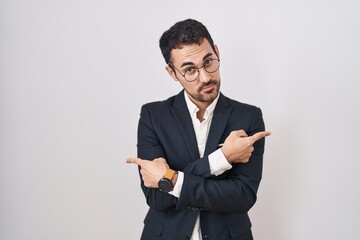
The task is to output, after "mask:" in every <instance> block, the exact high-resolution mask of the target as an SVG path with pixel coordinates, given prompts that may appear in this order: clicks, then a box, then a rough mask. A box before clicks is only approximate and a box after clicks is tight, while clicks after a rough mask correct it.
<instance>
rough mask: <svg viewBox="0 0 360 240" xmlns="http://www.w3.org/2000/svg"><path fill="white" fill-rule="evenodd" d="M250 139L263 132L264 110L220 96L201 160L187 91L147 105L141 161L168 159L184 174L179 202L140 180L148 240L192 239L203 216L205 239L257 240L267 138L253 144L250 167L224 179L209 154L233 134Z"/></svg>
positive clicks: (140, 135)
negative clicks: (214, 171)
mask: <svg viewBox="0 0 360 240" xmlns="http://www.w3.org/2000/svg"><path fill="white" fill-rule="evenodd" d="M239 129H243V130H244V131H245V132H246V133H247V134H248V135H253V134H254V133H256V132H259V131H264V130H265V127H264V122H263V119H262V113H261V110H260V109H259V108H257V107H254V106H251V105H247V104H243V103H239V102H236V101H234V100H231V99H229V98H227V97H225V96H224V95H222V94H221V93H220V97H219V100H218V102H217V105H216V107H215V110H214V116H213V119H212V123H211V126H210V130H209V135H208V140H207V143H206V147H205V154H204V157H203V158H200V156H199V150H198V147H197V142H196V137H195V132H194V128H193V124H192V120H191V117H190V113H189V110H188V108H187V105H186V102H185V98H184V92H183V91H182V92H180V93H179V94H178V95H177V96H173V97H171V98H169V99H167V100H165V101H161V102H154V103H148V104H145V105H144V106H143V107H142V109H141V116H140V120H139V127H138V145H137V147H138V157H139V158H143V159H154V158H158V157H164V158H165V159H166V160H167V163H168V164H169V166H170V168H172V169H174V170H178V171H183V172H184V183H183V187H182V191H181V195H180V197H179V198H176V197H174V196H172V195H170V194H167V193H164V192H161V191H160V190H159V189H154V188H147V187H145V186H144V184H143V181H141V188H142V190H143V192H144V195H145V198H146V202H147V204H148V205H149V207H150V208H149V211H148V213H147V215H146V218H145V220H144V224H145V226H144V230H143V233H142V237H141V239H143V240H160V239H161V240H178V239H179V240H180V239H190V236H191V234H192V230H193V228H194V224H195V220H196V217H197V215H198V214H200V225H201V232H202V236H203V239H204V240H206V239H214V240H222V239H223V240H225V239H233V240H248V239H252V235H251V223H250V220H249V217H248V214H247V212H248V211H249V209H250V208H251V207H252V206H253V205H254V203H255V201H256V193H257V190H258V187H259V183H260V180H261V174H262V162H263V153H264V143H265V142H264V141H265V140H264V139H262V140H259V141H257V142H256V143H255V144H254V148H255V150H254V152H253V154H252V156H251V158H250V161H249V162H248V163H246V164H241V163H239V164H233V168H232V169H230V170H228V171H226V172H224V173H223V174H221V175H219V176H214V175H211V174H210V167H209V162H208V155H209V154H210V153H212V152H214V151H215V150H216V149H217V148H218V144H220V143H223V142H224V141H225V139H226V137H227V136H228V135H229V134H230V132H231V131H233V130H239Z"/></svg>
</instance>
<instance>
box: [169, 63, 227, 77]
mask: <svg viewBox="0 0 360 240" xmlns="http://www.w3.org/2000/svg"><path fill="white" fill-rule="evenodd" d="M208 60H216V61H218V63H219V66H218V67H217V69H216V70H214V71H212V72H209V71H208V70H206V68H205V63H204V64H203V65H202V66H200V67H195V68H196V71H197V73H198V75H197V77H196V78H195V79H194V80H191V81H189V80H187V79H186V77H185V73H184V74H183V73H181V72H180V71H179V69H177V68H176V67H175V66H174V64H173V63H172V62H169V66H170V67H171V68H174V69H175V70H176V71H178V73H180V75H181V76H183V78H184V79H185V80H186V81H187V82H195V81H196V80H197V79H198V78H199V76H200V69H201V68H204V70H205V72H207V73H214V72H216V71H217V70H219V68H220V59H218V58H209V59H208Z"/></svg>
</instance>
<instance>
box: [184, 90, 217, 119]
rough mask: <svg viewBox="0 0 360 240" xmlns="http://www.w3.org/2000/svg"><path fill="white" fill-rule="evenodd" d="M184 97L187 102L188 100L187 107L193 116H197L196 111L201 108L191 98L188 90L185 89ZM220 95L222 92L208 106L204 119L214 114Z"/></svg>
mask: <svg viewBox="0 0 360 240" xmlns="http://www.w3.org/2000/svg"><path fill="white" fill-rule="evenodd" d="M184 97H185V102H186V105H187V107H188V109H189V112H190V115H191V117H193V116H195V117H196V113H197V112H198V111H199V110H200V109H199V108H198V107H197V106H196V105H195V104H194V103H193V102H192V101H191V100H190V98H189V95H188V94H187V92H186V91H184ZM219 97H220V93H219V94H218V95H217V97H216V98H215V99H214V101H213V102H212V103H211V104H210V105H209V106H208V107H207V108H206V110H205V113H204V119H208V118H210V117H212V116H213V114H214V110H215V106H216V103H217V102H218V100H219Z"/></svg>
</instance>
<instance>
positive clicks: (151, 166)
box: [126, 158, 169, 188]
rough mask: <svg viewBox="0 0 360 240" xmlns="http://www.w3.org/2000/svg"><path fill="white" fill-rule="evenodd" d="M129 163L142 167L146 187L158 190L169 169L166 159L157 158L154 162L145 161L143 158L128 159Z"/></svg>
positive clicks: (141, 172)
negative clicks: (160, 181) (159, 183)
mask: <svg viewBox="0 0 360 240" xmlns="http://www.w3.org/2000/svg"><path fill="white" fill-rule="evenodd" d="M126 162H127V163H135V164H137V165H139V166H140V168H141V169H140V174H141V176H142V180H143V181H144V185H145V187H148V188H158V182H159V180H160V179H161V178H162V177H163V176H164V174H165V172H166V170H167V169H168V168H169V165H168V164H167V162H166V160H165V158H155V159H154V160H152V161H150V160H144V159H141V158H128V159H126Z"/></svg>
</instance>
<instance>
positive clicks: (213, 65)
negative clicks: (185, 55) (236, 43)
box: [204, 59, 220, 73]
mask: <svg viewBox="0 0 360 240" xmlns="http://www.w3.org/2000/svg"><path fill="white" fill-rule="evenodd" d="M219 66H220V62H219V60H217V59H211V60H209V61H208V62H207V63H206V64H205V65H204V68H205V70H206V71H207V72H209V73H213V72H215V71H216V70H218V69H219Z"/></svg>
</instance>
